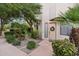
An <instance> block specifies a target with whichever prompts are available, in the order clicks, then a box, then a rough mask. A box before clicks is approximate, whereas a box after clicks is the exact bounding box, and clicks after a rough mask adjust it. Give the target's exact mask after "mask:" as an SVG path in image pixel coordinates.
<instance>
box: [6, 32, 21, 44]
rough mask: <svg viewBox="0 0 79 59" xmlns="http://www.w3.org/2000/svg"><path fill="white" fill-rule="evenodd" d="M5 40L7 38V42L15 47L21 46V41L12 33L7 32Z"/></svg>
mask: <svg viewBox="0 0 79 59" xmlns="http://www.w3.org/2000/svg"><path fill="white" fill-rule="evenodd" d="M5 38H6V41H7V42H8V43H11V44H13V45H20V43H21V42H20V41H19V40H17V39H16V37H15V36H14V35H12V34H11V33H10V32H6V33H5Z"/></svg>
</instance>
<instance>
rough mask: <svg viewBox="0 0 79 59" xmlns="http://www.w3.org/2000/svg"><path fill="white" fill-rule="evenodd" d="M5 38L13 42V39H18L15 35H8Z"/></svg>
mask: <svg viewBox="0 0 79 59" xmlns="http://www.w3.org/2000/svg"><path fill="white" fill-rule="evenodd" d="M5 38H6V41H7V42H8V43H13V41H14V40H15V39H16V38H15V36H13V35H6V36H5Z"/></svg>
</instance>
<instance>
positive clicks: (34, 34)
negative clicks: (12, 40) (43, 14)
mask: <svg viewBox="0 0 79 59" xmlns="http://www.w3.org/2000/svg"><path fill="white" fill-rule="evenodd" d="M31 37H32V38H34V39H36V38H38V37H39V33H38V31H37V30H33V31H32V32H31Z"/></svg>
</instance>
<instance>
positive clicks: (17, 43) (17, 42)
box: [12, 40, 21, 46]
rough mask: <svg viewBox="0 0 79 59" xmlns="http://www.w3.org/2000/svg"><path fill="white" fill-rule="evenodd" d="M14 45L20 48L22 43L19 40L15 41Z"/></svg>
mask: <svg viewBox="0 0 79 59" xmlns="http://www.w3.org/2000/svg"><path fill="white" fill-rule="evenodd" d="M12 44H13V45H15V46H18V45H20V44H21V41H19V40H14V41H13V43H12Z"/></svg>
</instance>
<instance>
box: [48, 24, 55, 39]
mask: <svg viewBox="0 0 79 59" xmlns="http://www.w3.org/2000/svg"><path fill="white" fill-rule="evenodd" d="M54 39H56V23H50V24H49V40H54Z"/></svg>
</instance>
